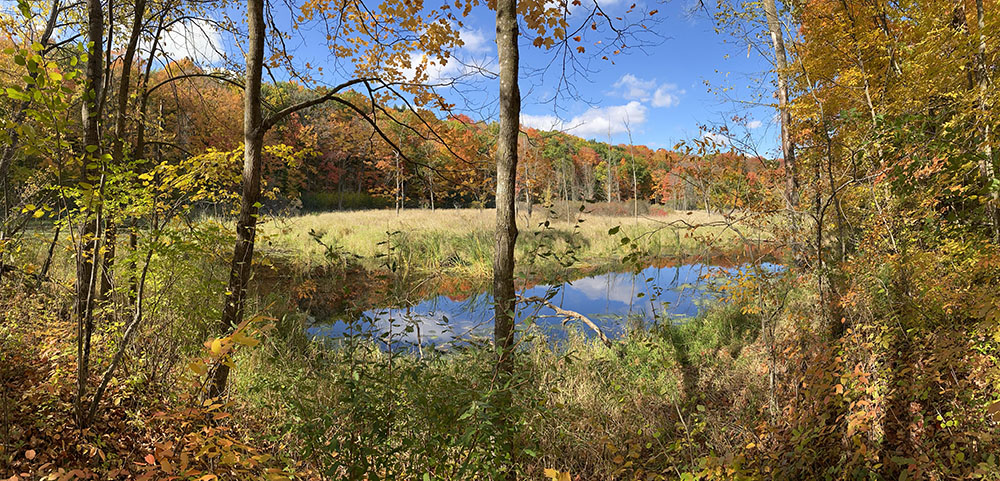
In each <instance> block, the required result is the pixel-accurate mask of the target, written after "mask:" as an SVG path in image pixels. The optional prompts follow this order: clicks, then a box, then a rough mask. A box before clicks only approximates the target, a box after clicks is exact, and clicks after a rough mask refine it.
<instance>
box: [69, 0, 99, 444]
mask: <svg viewBox="0 0 1000 481" xmlns="http://www.w3.org/2000/svg"><path fill="white" fill-rule="evenodd" d="M103 36H104V11H103V10H101V1H100V0H87V41H88V43H90V49H89V52H88V57H87V70H86V76H85V78H84V82H85V84H84V85H85V88H84V92H85V93H84V99H83V107H82V117H83V131H84V145H85V146H86V149H87V150H88V153H87V155H86V156H85V158H84V162H83V168H82V171H81V177H82V179H81V182H90V181H91V179H90V178H91V177H92V176H94V174H95V171H94V169H93V168H91V167H90V166H91V165H92V164H93V163H94V162H93V159H95V158H96V157H98V156H99V155H100V142H101V139H100V131H99V127H100V115H101V112H100V98H101V93H102V90H103V80H104V63H103V62H104V58H103V55H101V49H102V48H103V42H102V40H103ZM92 202H93V201H92ZM98 202H99V201H98ZM91 212H94V206H89V207H87V208H86V209H85V211H84V212H83V214H84V216H85V217H84V218H83V220H82V221H81V222H80V229H79V237H78V238H77V261H76V305H75V312H74V314H75V317H76V320H77V328H76V333H77V346H76V347H77V352H76V354H77V360H76V367H77V369H76V370H77V372H76V374H77V386H76V404H77V422H78V423H79V425H80V426H81V427H86V415H85V413H84V411H83V404H84V397H85V396H86V394H87V378H88V377H89V375H90V372H89V369H90V338H91V335H92V334H93V331H94V321H93V316H92V314H93V309H94V287H95V284H96V279H95V276H94V274H95V268H94V261H95V257H96V256H97V238H96V237H95V234H96V228H97V223H96V221H95V220H94V219H91V217H90V216H91Z"/></svg>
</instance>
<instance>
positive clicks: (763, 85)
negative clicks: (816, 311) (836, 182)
mask: <svg viewBox="0 0 1000 481" xmlns="http://www.w3.org/2000/svg"><path fill="white" fill-rule="evenodd" d="M628 1H630V0H604V1H602V2H601V4H602V6H603V7H604V8H605V9H606V11H607V12H608V13H609V14H610V15H611V16H616V15H621V14H623V13H624V12H625V10H626V9H627V8H628V6H629V5H628V4H627V3H626V2H628ZM649 1H650V2H654V1H655V0H649ZM692 1H693V0H676V1H674V2H669V3H656V4H653V3H649V4H648V5H643V4H640V5H639V9H640V10H642V9H645V10H651V9H654V8H655V9H657V10H658V14H657V15H656V16H655V19H656V20H657V21H658V23H656V24H655V25H650V27H651V29H652V30H654V31H655V32H656V33H657V34H658V35H659V37H660V38H658V39H656V40H655V44H652V45H647V46H646V47H644V48H643V49H642V50H640V49H636V48H632V49H626V50H625V51H623V53H622V54H620V55H617V56H613V59H612V60H613V63H612V62H611V61H605V60H601V59H600V58H599V56H590V52H588V54H586V55H583V56H580V57H578V59H579V60H581V61H583V62H589V63H587V65H588V67H589V70H590V71H589V72H588V73H587V74H586V75H577V76H573V77H572V78H570V79H568V80H569V81H570V82H571V83H572V85H573V92H567V91H565V90H564V91H562V93H563V95H560V96H558V97H556V100H557V101H556V102H552V99H553V93H554V92H555V91H556V89H557V86H558V85H559V84H558V80H559V77H560V75H559V71H558V70H557V69H550V70H549V71H546V72H539V70H538V69H540V68H541V67H543V66H545V65H546V64H548V63H549V62H551V61H552V60H553V52H551V51H546V50H544V49H541V48H536V47H534V46H532V44H531V41H532V39H533V38H534V36H533V35H530V34H529V35H525V36H523V37H522V39H521V70H522V77H523V78H522V80H521V92H522V96H523V104H522V105H523V107H522V124H523V125H526V126H531V127H535V128H540V129H546V130H562V131H565V132H568V133H571V134H574V135H578V136H580V137H584V138H589V139H597V140H600V141H608V137H609V135H608V134H609V131H610V134H611V135H610V137H611V142H612V143H626V142H628V135H627V132H626V127H625V124H626V122H627V123H628V124H629V127H630V128H631V131H632V137H633V140H634V142H635V143H636V144H644V145H647V146H649V147H651V148H654V149H655V148H661V147H662V148H667V149H671V148H673V146H674V145H675V144H676V143H678V142H680V141H690V140H692V139H696V138H702V137H704V136H706V135H708V136H713V137H714V138H715V139H716V140H718V141H720V142H721V143H723V144H726V145H733V146H735V147H737V148H742V149H744V150H750V151H753V152H755V153H759V154H762V155H768V156H775V155H776V154H777V146H778V129H777V125H776V123H775V118H774V109H773V108H772V107H771V106H770V105H769V104H770V103H772V102H773V101H774V100H773V98H772V95H771V93H772V90H773V87H772V86H771V84H770V77H769V76H767V75H766V72H767V71H768V69H769V68H770V65H769V63H768V60H767V59H765V58H762V57H761V56H760V55H759V54H758V53H757V52H756V50H752V49H747V46H746V44H740V43H739V42H737V41H735V39H734V38H733V37H731V36H730V35H727V34H725V33H722V34H720V33H716V31H715V28H714V24H713V21H712V18H711V14H710V12H706V11H705V10H697V11H692V3H691V2H692ZM0 2H3V3H4V4H5V5H4V6H5V7H6V6H7V5H6V4H7V3H8V1H7V0H0ZM431 3H435V2H433V1H431V2H428V5H430V4H431ZM236 5H239V4H238V3H237V4H236ZM278 5H281V3H280V2H278V3H274V4H273V6H275V7H276V10H275V17H276V20H277V22H276V23H277V24H278V25H279V26H281V24H282V23H284V24H285V25H290V23H291V21H290V16H289V15H288V12H287V11H284V12H282V10H284V7H278ZM5 10H6V8H5ZM581 10H582V7H581ZM574 13H575V12H574ZM230 15H231V16H232V18H234V19H239V18H241V17H242V14H241V12H236V11H233V12H231V14H230ZM573 18H574V16H572V15H571V17H570V19H571V23H572V20H573ZM244 28H245V27H244ZM585 31H586V32H588V33H591V34H593V33H597V34H600V33H601V32H600V31H598V32H590V29H589V28H587V29H585ZM325 34H326V32H325V31H319V30H312V31H299V32H297V34H296V37H295V38H294V39H293V40H291V41H290V42H289V47H290V48H291V50H292V51H293V52H294V53H295V55H296V63H297V64H299V65H303V64H304V63H305V62H310V63H311V64H312V66H313V67H315V66H319V65H326V68H325V69H324V72H326V73H325V74H324V75H323V77H324V80H325V81H326V82H329V83H331V84H332V83H335V82H338V81H339V80H342V79H337V78H335V77H336V72H337V71H338V69H337V68H335V66H333V65H329V64H327V63H326V62H328V61H329V59H330V56H329V51H328V49H327V45H326V42H325ZM461 36H462V39H463V40H464V42H465V45H464V46H463V47H462V48H461V49H460V50H459V51H458V52H456V58H457V59H458V60H460V61H461V62H451V63H449V64H448V65H445V66H443V67H442V66H437V67H436V68H432V69H431V72H432V77H433V78H432V80H433V81H438V82H447V81H448V80H449V79H451V78H454V77H461V81H459V82H458V84H457V85H455V86H448V87H442V88H440V89H439V92H440V93H441V94H443V95H444V96H445V97H446V98H447V99H448V100H449V101H451V102H453V103H454V104H456V105H457V108H458V110H459V111H462V112H464V113H467V114H469V115H470V116H471V117H473V118H475V119H483V120H496V108H497V105H496V103H497V102H496V98H497V94H496V92H497V81H496V78H495V77H493V76H490V75H480V74H476V75H463V74H467V73H468V72H469V71H470V69H469V67H468V66H469V65H478V66H481V67H483V69H484V70H486V71H492V72H496V44H495V42H494V17H493V12H492V11H490V10H487V9H486V8H484V7H479V8H477V9H474V10H473V12H472V14H471V16H470V17H468V18H466V19H465V25H464V26H463V28H462V31H461ZM594 39H595V37H592V36H591V37H585V39H584V43H583V45H588V48H589V50H591V51H596V49H593V48H592V47H589V46H591V45H592V42H593V40H594ZM588 41H589V42H591V43H588ZM163 44H164V45H165V46H166V49H167V51H168V53H170V55H171V57H173V58H175V59H176V58H181V57H184V56H193V57H200V58H201V59H202V61H203V62H204V63H207V64H214V65H219V64H220V62H221V59H222V57H223V56H222V54H221V53H219V52H213V50H216V49H217V50H221V51H223V52H228V55H227V56H229V57H230V58H232V59H234V62H236V63H235V64H234V65H237V64H238V61H240V60H242V56H241V55H239V53H238V52H240V50H239V48H238V47H236V46H235V44H234V42H233V40H232V39H230V38H225V37H224V36H223V35H220V34H219V33H218V32H215V31H214V30H212V29H211V28H206V27H205V26H204V25H197V24H192V23H188V24H186V25H184V26H179V27H178V28H176V29H175V30H174V31H173V32H171V33H169V34H168V36H167V38H165V39H164V40H163ZM415 60H416V59H415ZM340 71H343V70H340ZM331 72H332V73H331ZM276 75H277V77H276V78H279V79H280V78H282V75H281V74H280V73H278V74H276ZM286 78H287V77H286ZM762 104H763V105H762ZM737 117H739V118H737ZM706 125H707V126H711V127H713V128H718V127H719V126H721V125H726V126H727V127H728V128H729V133H728V135H725V136H723V135H719V134H713V133H707V132H705V131H702V130H701V129H700V127H701V126H706Z"/></svg>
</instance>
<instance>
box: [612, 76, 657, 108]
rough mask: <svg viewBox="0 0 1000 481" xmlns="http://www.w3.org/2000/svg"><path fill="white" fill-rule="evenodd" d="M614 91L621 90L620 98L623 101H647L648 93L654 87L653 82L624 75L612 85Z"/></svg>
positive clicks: (654, 83) (654, 82)
mask: <svg viewBox="0 0 1000 481" xmlns="http://www.w3.org/2000/svg"><path fill="white" fill-rule="evenodd" d="M613 87H614V88H616V89H622V92H621V96H622V97H624V98H625V100H642V101H644V102H645V101H647V100H649V92H650V91H651V90H652V89H653V88H655V87H656V81H655V80H642V79H640V78H638V77H636V76H635V75H632V74H630V73H629V74H625V75H623V76H622V78H620V79H618V81H617V82H615V84H614V85H613Z"/></svg>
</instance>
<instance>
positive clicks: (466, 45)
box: [459, 30, 494, 54]
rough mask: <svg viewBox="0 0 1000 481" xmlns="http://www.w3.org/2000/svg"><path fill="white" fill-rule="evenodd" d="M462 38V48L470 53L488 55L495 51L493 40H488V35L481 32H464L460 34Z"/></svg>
mask: <svg viewBox="0 0 1000 481" xmlns="http://www.w3.org/2000/svg"><path fill="white" fill-rule="evenodd" d="M459 35H460V36H461V37H462V43H463V45H462V48H463V49H465V50H466V51H468V52H469V53H474V54H478V53H488V52H493V51H494V46H493V45H494V44H493V40H492V39H490V38H486V35H484V34H483V32H481V31H479V30H462V31H460V32H459Z"/></svg>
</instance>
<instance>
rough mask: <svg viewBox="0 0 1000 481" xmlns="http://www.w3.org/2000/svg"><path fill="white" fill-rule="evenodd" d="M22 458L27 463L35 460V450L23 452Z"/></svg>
mask: <svg viewBox="0 0 1000 481" xmlns="http://www.w3.org/2000/svg"><path fill="white" fill-rule="evenodd" d="M24 457H26V458H28V461H31V460H32V459H35V450H34V449H29V450H27V451H25V452H24Z"/></svg>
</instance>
